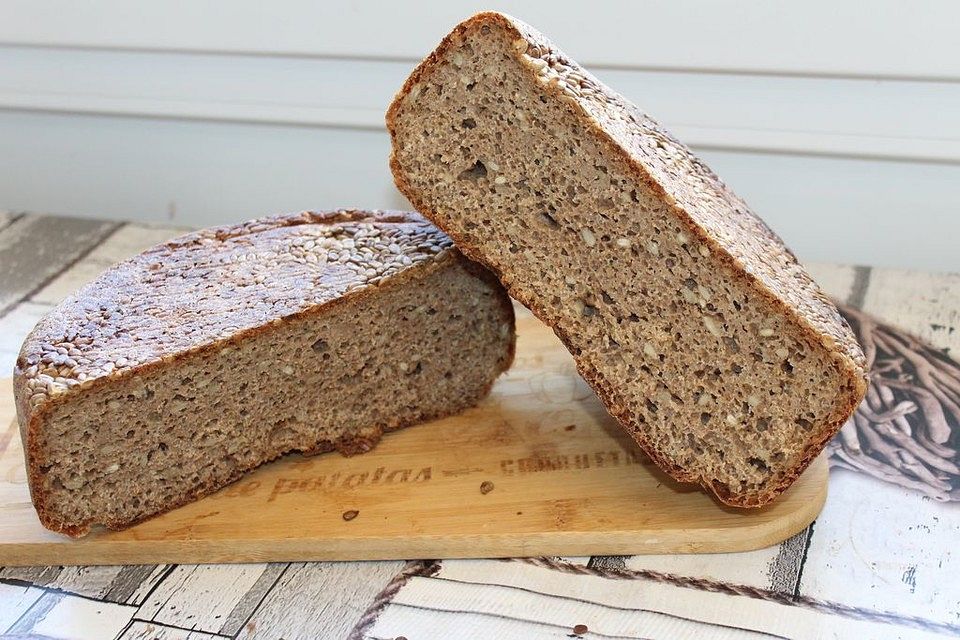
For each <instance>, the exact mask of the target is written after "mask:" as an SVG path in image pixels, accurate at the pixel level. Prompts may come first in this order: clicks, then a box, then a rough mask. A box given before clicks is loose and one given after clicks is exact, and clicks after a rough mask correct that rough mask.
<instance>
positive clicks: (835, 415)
mask: <svg viewBox="0 0 960 640" xmlns="http://www.w3.org/2000/svg"><path fill="white" fill-rule="evenodd" d="M387 127H388V129H389V131H390V134H391V137H392V142H393V153H392V155H391V168H392V170H393V174H394V178H395V181H396V183H397V185H398V187H399V188H400V190H401V191H402V192H403V193H404V195H406V196H407V198H409V200H410V201H411V202H412V203H413V204H414V206H415V207H416V208H417V209H418V210H420V211H421V212H423V213H424V214H425V215H426V216H427V217H429V218H430V219H431V220H433V221H434V222H435V223H436V224H437V225H438V226H439V227H440V228H442V229H443V230H444V231H446V232H447V233H449V234H450V235H451V237H453V239H454V241H455V242H456V243H457V246H458V247H459V248H460V249H461V250H462V251H463V252H464V253H465V254H466V255H468V256H470V257H471V258H473V259H475V260H477V261H479V262H482V263H484V264H486V265H487V266H488V267H490V269H491V270H492V271H494V272H495V273H496V274H497V275H498V277H499V278H500V280H501V282H503V284H504V285H505V286H506V287H507V290H508V291H509V292H510V294H511V295H512V296H513V297H514V298H516V299H517V300H519V301H520V302H522V303H523V304H525V305H527V306H528V307H530V309H531V310H532V311H533V312H534V313H535V314H537V315H538V316H539V317H540V318H541V319H542V320H543V321H545V322H546V323H547V324H548V325H550V326H551V327H552V328H553V329H554V331H555V332H556V333H557V335H558V336H559V337H560V338H561V339H562V340H563V341H564V343H565V344H566V345H567V347H568V349H569V350H570V351H571V353H572V354H573V355H574V357H575V359H576V362H577V366H578V370H579V371H580V373H581V374H582V375H583V376H584V378H585V379H586V380H587V381H588V382H589V383H590V384H591V386H592V387H593V388H594V389H595V390H596V391H597V393H598V395H599V396H600V398H601V400H602V401H603V402H604V404H605V405H606V407H607V409H608V410H609V411H610V413H611V414H612V415H613V416H614V417H616V418H617V419H618V420H619V422H620V423H621V424H622V425H623V427H624V428H625V429H626V430H627V431H628V432H629V433H630V434H631V435H632V436H633V437H634V439H635V440H636V441H637V442H638V444H639V445H640V446H641V447H642V448H643V449H644V450H645V451H646V452H647V453H648V454H649V455H650V456H651V458H653V460H654V461H655V462H657V464H658V465H659V466H661V467H662V468H663V469H664V470H666V471H667V472H668V473H669V474H670V475H672V476H673V477H674V478H676V479H677V480H680V481H684V482H698V483H700V484H701V485H703V486H704V487H706V488H708V489H709V490H710V491H712V492H713V493H714V494H715V495H716V496H717V497H718V498H719V499H720V500H721V501H723V502H725V503H727V504H729V505H734V506H742V507H753V506H761V505H764V504H767V503H769V502H770V501H771V500H773V499H774V498H775V497H776V496H777V495H779V494H780V493H781V492H782V491H784V490H785V489H786V488H787V487H788V486H789V485H790V484H791V483H792V482H793V481H794V480H795V479H796V478H797V477H798V476H799V475H800V473H801V472H802V471H803V470H804V469H805V468H806V467H807V465H808V464H809V463H810V462H811V461H812V460H813V458H814V457H815V456H816V455H817V454H818V453H819V452H820V451H821V450H822V448H823V446H824V444H825V443H826V442H827V441H828V440H829V439H830V438H831V437H832V436H833V435H834V434H835V433H836V431H837V430H838V429H839V428H840V426H841V425H842V424H843V423H844V421H845V420H846V418H847V417H848V416H849V415H850V413H851V412H852V411H853V410H854V408H855V407H856V406H857V405H858V404H859V402H860V400H861V399H862V397H863V395H864V393H865V390H866V372H865V370H864V366H865V363H864V357H863V353H862V351H861V349H860V346H859V345H858V344H857V342H856V339H855V338H854V336H853V334H852V332H851V331H850V329H849V327H848V326H847V324H846V323H845V321H844V320H843V319H842V318H841V317H840V315H839V314H838V312H837V310H836V308H835V307H834V305H833V304H832V303H831V302H830V301H829V300H828V299H827V298H826V296H825V295H824V294H823V293H822V292H821V291H820V289H819V288H818V287H817V285H816V284H815V283H814V282H813V281H812V279H811V278H810V277H809V275H808V274H807V273H806V271H805V270H804V269H803V268H802V267H801V266H800V265H799V264H798V262H797V260H796V258H795V257H794V256H793V254H792V253H791V252H790V251H789V250H788V249H787V248H786V247H785V246H784V245H783V242H782V241H781V240H780V238H778V237H777V236H776V234H774V233H773V232H772V231H771V230H770V229H769V228H768V227H767V225H766V224H764V223H763V221H761V220H760V218H758V217H757V216H756V215H755V214H754V213H753V212H752V211H751V210H750V209H749V208H748V207H747V205H746V204H745V203H744V202H743V200H741V199H740V198H739V197H737V196H736V195H735V194H734V193H733V192H732V191H731V190H730V189H729V188H728V187H727V186H726V185H725V184H724V183H723V182H722V181H721V180H720V179H719V178H718V177H717V176H716V175H715V174H714V173H713V172H712V171H711V170H710V169H709V168H708V167H707V166H706V165H704V164H703V162H702V161H700V160H699V159H698V158H696V157H695V156H694V155H693V154H692V153H691V152H690V150H689V149H687V148H686V147H685V146H684V145H683V144H681V143H680V142H678V141H677V140H676V139H674V138H673V137H672V136H671V135H670V134H669V133H667V132H666V131H665V130H664V129H663V128H662V127H661V126H660V125H659V124H658V123H657V122H655V121H654V120H653V119H652V118H651V117H650V116H648V115H647V114H645V113H643V112H642V111H640V110H639V109H638V108H637V107H636V106H634V105H633V104H632V103H630V102H629V101H627V100H626V99H625V98H623V97H622V96H620V95H619V94H617V93H615V92H614V91H612V90H611V89H609V88H608V87H606V86H604V85H603V84H602V83H601V82H600V81H599V80H597V79H596V78H595V77H593V76H592V75H591V74H590V73H588V72H587V71H585V70H584V69H583V68H581V67H580V66H578V65H577V64H576V63H575V62H573V61H571V60H570V59H569V58H568V57H567V56H565V55H564V54H563V53H562V52H561V51H559V50H558V49H557V48H556V47H555V46H554V45H553V44H551V43H550V42H549V41H548V40H547V39H546V38H544V37H543V36H542V35H541V34H539V33H537V32H536V31H535V30H534V29H532V28H531V27H529V26H527V25H525V24H523V23H522V22H520V21H518V20H516V19H514V18H511V17H509V16H506V15H503V14H499V13H492V12H488V13H481V14H478V15H476V16H474V17H473V18H470V19H469V20H467V21H465V22H463V23H462V24H460V25H458V26H457V27H456V28H455V29H454V30H453V31H452V32H451V33H450V34H449V35H448V36H447V37H446V38H445V39H444V40H443V41H442V42H441V44H440V45H439V46H438V48H437V49H436V50H435V51H434V52H433V53H431V54H430V55H429V56H428V57H427V58H426V59H425V60H424V61H423V62H422V63H421V64H420V65H419V66H418V67H417V68H416V70H415V71H414V72H413V73H412V75H411V76H410V77H409V78H408V80H407V81H406V83H405V84H404V85H403V88H402V89H401V90H400V92H399V93H398V94H397V97H396V98H395V99H394V102H393V104H392V105H391V106H390V109H389V111H388V113H387Z"/></svg>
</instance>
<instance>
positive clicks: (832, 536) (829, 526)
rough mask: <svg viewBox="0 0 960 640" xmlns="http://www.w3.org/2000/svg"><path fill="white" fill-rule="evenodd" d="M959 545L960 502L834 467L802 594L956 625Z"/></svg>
mask: <svg viewBox="0 0 960 640" xmlns="http://www.w3.org/2000/svg"><path fill="white" fill-rule="evenodd" d="M958 539H960V517H957V510H956V505H955V504H943V503H940V502H935V501H933V500H930V499H928V498H926V497H924V496H923V495H922V494H920V493H917V492H913V491H908V490H906V489H902V488H900V487H897V486H894V485H891V484H886V483H882V482H881V481H879V480H876V479H874V478H872V477H869V476H866V475H863V474H860V473H852V472H849V471H846V470H843V469H835V470H833V471H832V472H831V479H830V493H829V495H828V497H827V504H826V506H825V507H824V510H823V513H821V514H820V517H819V518H817V522H816V524H815V525H814V535H813V538H812V540H811V544H810V548H809V551H808V552H807V562H806V565H805V566H804V570H803V579H802V584H801V590H802V593H804V594H806V595H811V596H815V597H817V598H824V599H828V600H834V601H837V602H843V603H845V604H849V605H852V606H859V607H865V608H867V609H872V610H876V611H891V612H895V613H900V614H903V615H919V616H922V617H925V618H927V619H931V620H937V621H940V622H945V623H950V624H956V623H957V621H958V619H957V615H956V614H957V612H958V611H960V583H958V582H957V580H956V576H957V574H958V572H960V554H957V553H954V552H953V548H954V546H955V543H956V540H958Z"/></svg>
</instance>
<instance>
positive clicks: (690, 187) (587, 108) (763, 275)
mask: <svg viewBox="0 0 960 640" xmlns="http://www.w3.org/2000/svg"><path fill="white" fill-rule="evenodd" d="M489 23H495V24H497V25H499V26H501V27H504V28H506V29H509V30H511V31H513V32H514V33H515V34H516V41H515V42H514V45H513V46H514V48H515V49H516V50H517V52H518V53H519V54H521V55H522V56H523V59H524V60H525V61H526V62H527V63H528V64H529V65H530V66H531V67H533V68H534V69H536V70H537V71H538V72H539V74H541V76H542V79H543V80H544V82H545V85H546V87H547V88H553V89H554V90H557V91H560V92H562V94H563V95H564V96H565V97H566V98H567V99H568V100H569V101H570V102H571V104H573V105H574V106H576V107H579V109H580V110H581V111H582V113H583V114H584V116H585V120H586V121H587V123H588V124H592V125H593V126H595V127H596V129H597V130H598V131H599V132H600V133H601V134H602V135H604V136H607V137H608V138H609V139H610V140H612V141H613V142H614V143H615V145H616V146H617V147H618V148H619V149H620V150H621V152H622V153H623V154H624V155H625V157H626V159H627V160H628V161H629V162H630V163H631V164H632V166H633V167H634V168H635V169H636V171H637V174H638V177H639V178H640V179H641V180H643V181H644V182H645V183H646V184H648V185H649V186H650V188H652V189H653V190H655V192H659V193H660V194H661V195H662V197H663V198H664V200H665V201H666V202H668V203H670V204H671V205H672V206H673V207H674V208H675V210H676V211H677V213H678V214H680V215H681V217H683V218H686V219H687V220H688V221H689V222H690V223H691V224H690V232H691V234H694V235H695V236H697V239H698V240H699V241H700V242H701V243H702V244H701V249H700V250H701V251H704V252H711V251H713V252H716V253H717V254H718V256H720V257H721V259H724V258H725V259H727V260H729V261H730V262H732V263H733V264H734V266H735V267H736V268H737V269H738V270H739V271H741V272H742V273H743V274H744V277H746V278H747V279H751V280H753V281H754V282H755V283H757V284H759V285H760V287H759V289H760V291H761V292H765V293H766V295H767V297H768V298H769V299H770V301H771V302H772V303H773V304H774V305H775V306H776V307H778V308H779V309H780V310H781V311H782V312H783V313H786V314H790V315H793V316H795V317H796V318H797V319H798V320H799V321H800V322H801V323H802V324H804V325H806V326H807V327H808V328H809V329H810V330H811V331H812V332H813V333H814V334H815V335H816V336H817V337H818V339H819V340H820V341H821V342H822V343H823V345H824V346H825V347H826V348H827V349H829V350H831V351H833V352H834V353H836V354H837V355H838V356H839V357H841V358H843V359H846V360H847V361H848V362H849V364H850V365H851V367H852V368H853V369H856V370H859V371H860V372H861V375H863V373H864V367H865V359H864V355H863V351H862V349H861V348H860V345H859V343H858V342H857V340H856V338H855V337H854V335H853V332H852V331H851V330H850V327H849V326H848V325H847V323H846V322H845V321H844V320H843V318H842V317H841V316H840V314H839V313H838V312H837V309H836V307H835V306H834V305H833V303H832V302H830V300H829V299H828V298H827V297H826V295H825V294H824V293H823V292H822V291H821V290H820V288H819V287H818V286H817V284H816V283H815V282H814V281H813V280H812V279H811V278H810V276H809V274H808V273H807V272H806V271H805V270H804V269H803V267H801V266H800V264H799V263H798V262H797V259H796V257H795V256H794V255H793V253H792V252H790V250H789V249H787V248H786V247H785V246H784V244H783V241H782V240H781V239H780V238H779V237H778V236H777V235H776V234H775V233H774V232H773V231H772V230H771V229H770V228H769V227H768V226H767V225H766V223H764V222H763V220H761V219H760V218H759V217H758V216H757V215H756V214H755V213H754V212H753V211H752V210H751V209H750V207H748V206H747V204H746V203H745V202H744V201H743V200H742V199H741V198H740V197H739V196H737V195H736V194H735V193H733V191H731V190H730V189H729V188H728V187H727V185H726V184H724V182H723V181H722V180H721V179H720V178H719V177H718V176H717V175H716V174H714V173H713V171H711V170H710V168H709V167H707V166H706V165H704V164H703V163H702V162H701V161H700V160H699V159H698V158H697V157H696V156H694V155H693V153H692V152H691V151H690V149H688V148H687V147H686V146H685V145H684V144H683V143H681V142H680V141H678V140H677V139H676V138H674V137H673V136H672V135H670V134H669V133H668V132H667V131H665V130H664V129H663V128H662V127H661V126H660V125H659V124H658V123H657V122H655V121H654V120H653V119H652V118H650V117H649V116H648V115H647V114H645V113H644V112H643V111H641V110H640V109H638V108H637V107H636V106H635V105H633V104H632V103H631V102H630V101H629V100H627V99H625V98H624V97H623V96H621V95H620V94H619V93H617V92H615V91H613V90H612V89H610V88H609V87H607V86H606V85H604V84H603V83H602V82H600V81H599V80H598V79H597V78H596V77H594V76H593V75H591V74H590V73H589V72H588V71H586V70H585V69H584V68H583V67H581V66H580V65H578V64H577V63H576V62H574V61H572V60H571V59H570V58H568V57H567V56H566V55H565V54H564V53H563V52H562V51H560V50H559V49H557V47H556V46H555V45H554V44H553V43H552V42H550V40H548V39H547V38H546V37H545V36H544V35H543V34H541V33H540V32H538V31H537V30H536V29H534V28H533V27H531V26H529V25H527V24H525V23H524V22H522V21H520V20H518V19H516V18H513V17H511V16H508V15H505V14H502V13H498V12H483V13H478V14H477V15H475V16H473V17H472V18H471V19H470V20H467V21H465V22H463V23H461V24H460V25H459V26H458V27H457V28H456V29H455V30H454V31H453V32H452V33H450V34H449V35H448V36H447V37H446V38H445V39H444V41H443V42H442V43H441V44H440V46H439V47H437V49H436V50H435V51H434V52H433V54H431V55H430V56H428V57H427V58H426V59H425V60H424V61H423V62H421V63H420V65H419V66H418V67H417V69H416V70H415V71H414V72H413V73H412V74H411V76H410V77H409V78H408V79H407V81H406V83H405V84H404V86H403V88H402V89H401V90H400V92H399V93H398V97H397V99H395V100H394V102H393V104H392V105H391V108H390V111H389V112H388V113H387V125H388V127H393V123H394V120H395V114H396V110H398V109H399V108H400V104H401V103H402V98H403V97H404V96H407V95H409V94H410V93H411V91H416V90H417V89H416V87H417V84H418V81H419V80H420V76H421V74H422V73H423V72H425V71H426V70H427V69H429V68H430V67H431V66H432V65H433V64H434V63H435V62H436V59H438V57H439V55H440V54H441V53H442V52H443V51H444V50H445V49H446V48H447V46H448V44H449V43H450V42H452V41H453V39H454V38H457V37H459V36H460V34H462V33H463V32H465V31H466V30H468V29H470V28H474V27H476V26H477V25H482V24H489ZM708 255H709V253H708Z"/></svg>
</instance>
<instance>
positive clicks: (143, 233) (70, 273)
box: [31, 224, 186, 304]
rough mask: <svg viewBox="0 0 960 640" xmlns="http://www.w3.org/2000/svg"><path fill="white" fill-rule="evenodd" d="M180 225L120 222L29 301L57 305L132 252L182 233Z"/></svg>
mask: <svg viewBox="0 0 960 640" xmlns="http://www.w3.org/2000/svg"><path fill="white" fill-rule="evenodd" d="M185 231H186V229H185V228H183V227H172V226H156V227H154V226H147V225H143V224H128V225H124V226H123V227H121V228H120V229H118V230H117V231H115V232H113V233H112V234H110V236H109V237H108V238H106V239H105V240H104V241H103V242H101V243H100V244H98V245H97V246H96V248H94V249H93V250H92V251H91V252H90V253H89V254H88V255H87V256H85V257H84V258H83V259H82V260H80V261H79V262H78V263H77V264H75V265H73V266H72V267H70V268H69V269H67V270H66V271H64V272H63V273H62V274H60V275H59V276H58V277H56V278H55V279H53V280H52V281H51V282H50V283H49V284H47V285H46V286H45V287H44V288H43V289H41V290H40V291H38V292H36V293H35V294H34V295H33V297H32V298H31V301H32V302H37V303H41V304H57V303H59V302H60V301H61V300H62V299H63V298H65V297H66V296H68V295H69V294H71V293H74V292H75V291H76V290H77V289H79V288H80V287H82V286H83V285H85V284H87V283H88V282H90V281H91V280H93V279H94V278H96V277H97V276H98V275H100V274H101V273H102V272H103V271H104V270H105V269H107V268H108V267H111V266H113V265H114V264H116V263H118V262H120V261H122V260H126V259H127V258H130V257H133V256H135V255H136V254H138V253H140V252H141V251H144V250H146V249H149V248H150V247H153V246H154V245H157V244H160V243H161V242H165V241H167V240H169V239H170V238H173V237H176V236H178V235H181V234H183V233H184V232H185Z"/></svg>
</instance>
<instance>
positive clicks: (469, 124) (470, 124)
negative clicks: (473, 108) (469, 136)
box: [460, 118, 477, 129]
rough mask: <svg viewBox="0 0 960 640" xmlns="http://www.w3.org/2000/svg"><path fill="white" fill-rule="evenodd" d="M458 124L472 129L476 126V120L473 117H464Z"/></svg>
mask: <svg viewBox="0 0 960 640" xmlns="http://www.w3.org/2000/svg"><path fill="white" fill-rule="evenodd" d="M460 124H461V125H462V126H463V128H464V129H473V128H474V127H475V126H477V121H476V120H474V119H473V118H464V119H463V120H462V121H461V122H460Z"/></svg>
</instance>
